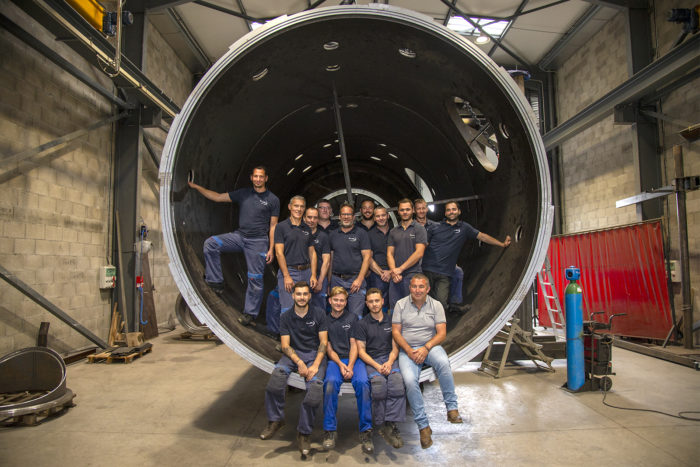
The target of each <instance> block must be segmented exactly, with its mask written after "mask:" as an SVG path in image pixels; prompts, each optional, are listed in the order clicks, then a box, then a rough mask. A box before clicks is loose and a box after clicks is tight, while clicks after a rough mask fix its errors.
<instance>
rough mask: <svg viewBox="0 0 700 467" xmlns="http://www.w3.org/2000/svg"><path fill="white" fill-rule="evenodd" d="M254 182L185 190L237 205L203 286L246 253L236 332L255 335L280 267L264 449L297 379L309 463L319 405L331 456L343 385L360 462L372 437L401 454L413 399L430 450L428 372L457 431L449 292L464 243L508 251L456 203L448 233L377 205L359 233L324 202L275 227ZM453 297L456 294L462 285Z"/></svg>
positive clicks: (262, 177) (260, 176)
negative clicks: (277, 352) (393, 221)
mask: <svg viewBox="0 0 700 467" xmlns="http://www.w3.org/2000/svg"><path fill="white" fill-rule="evenodd" d="M250 180H251V182H252V185H253V186H252V188H242V189H239V190H236V191H233V192H225V193H217V192H214V191H212V190H209V189H206V188H204V187H201V186H199V185H197V184H195V183H193V182H189V186H190V187H191V188H193V189H196V190H197V191H199V192H200V193H201V194H202V195H203V196H205V197H206V198H208V199H210V200H212V201H216V202H234V203H237V204H238V205H239V228H238V230H236V231H235V232H232V233H225V234H220V235H214V236H212V237H209V238H208V239H207V240H206V241H205V243H204V257H205V280H206V282H207V284H208V285H209V286H210V287H211V288H212V289H213V290H214V291H216V292H221V291H222V290H223V288H224V281H223V274H222V270H221V260H220V256H221V253H228V252H243V253H244V255H245V258H246V263H247V268H248V287H247V290H246V298H245V306H244V309H243V313H242V316H241V317H240V318H239V321H240V322H241V324H243V325H245V326H248V325H251V324H254V321H255V319H256V317H257V315H258V313H259V309H260V304H261V302H262V298H263V271H264V268H265V264H266V263H267V264H269V263H271V262H272V260H273V258H275V257H276V259H277V264H278V266H279V270H278V287H277V293H278V295H279V304H280V307H279V315H276V314H275V313H272V315H275V316H267V317H266V319H267V323H268V328H269V329H270V330H271V331H272V332H274V333H275V334H279V336H280V343H281V351H282V353H283V356H282V358H281V359H280V360H279V361H278V362H277V363H276V365H275V368H274V370H273V371H272V374H271V376H270V380H269V382H268V384H267V387H266V390H265V408H266V411H267V417H268V424H267V426H266V427H265V429H264V430H263V431H262V433H261V434H260V438H262V439H269V438H270V437H272V436H273V435H274V434H275V433H276V432H277V430H279V429H280V428H281V427H282V426H284V403H285V394H286V388H287V380H288V378H289V376H290V374H291V373H292V372H296V373H298V374H299V376H301V377H302V378H304V379H305V381H306V394H305V396H304V399H303V401H302V406H301V409H300V414H299V422H298V425H297V432H298V434H297V441H298V445H299V450H300V452H301V454H302V455H303V456H305V455H307V454H308V453H309V452H310V449H311V448H310V435H311V432H312V427H313V422H314V415H315V413H316V411H317V408H318V407H320V406H321V405H322V404H323V407H324V421H323V429H324V436H323V446H324V448H326V449H332V448H333V447H334V446H335V441H336V428H337V421H336V410H337V403H338V393H339V390H340V386H341V384H342V382H343V381H349V382H351V383H352V386H353V388H354V390H355V395H356V399H357V408H358V416H359V431H360V442H361V446H362V450H363V451H364V452H365V453H372V452H373V451H374V444H373V440H372V434H373V427H376V428H377V430H378V432H379V434H380V435H381V436H382V437H383V438H384V439H385V441H386V442H387V443H388V444H390V445H391V446H393V447H395V448H399V447H401V446H402V445H403V441H402V439H401V435H400V432H399V429H398V427H397V425H396V423H397V422H402V421H403V420H404V417H405V412H406V400H408V403H409V404H410V406H411V409H412V412H413V417H414V420H415V422H416V424H417V426H418V429H419V432H420V443H421V447H423V448H428V447H430V446H431V445H432V438H431V434H432V431H431V429H430V425H429V423H428V417H427V415H426V413H425V410H424V408H423V396H422V393H421V389H420V386H419V379H420V373H421V371H422V369H423V367H424V365H429V366H430V367H432V369H433V371H434V372H435V374H436V376H437V379H438V381H439V383H440V387H441V390H442V394H443V399H444V402H445V406H446V409H447V420H448V421H449V422H451V423H462V418H461V416H460V414H459V411H458V404H457V396H456V393H455V390H454V379H453V376H452V371H451V369H450V363H449V359H448V356H447V353H446V352H445V350H444V349H443V348H442V346H441V345H440V344H441V343H442V341H443V340H444V339H445V337H446V333H447V326H446V316H445V310H447V309H449V308H448V301H449V299H450V296H451V294H450V288H451V285H454V282H457V281H459V280H460V276H461V275H463V273H462V271H461V269H460V268H459V267H458V266H457V264H456V263H457V259H458V257H459V253H460V251H461V249H462V246H463V245H464V243H465V242H466V241H467V240H469V239H477V240H480V241H482V242H484V243H487V244H491V245H496V246H500V247H503V248H505V247H507V246H508V245H510V242H511V240H510V237H509V236H506V238H505V240H504V241H503V242H501V241H499V240H497V239H495V238H493V237H491V236H489V235H487V234H485V233H483V232H479V231H478V230H476V229H474V228H473V227H472V226H471V225H469V224H467V223H466V222H463V221H461V220H459V216H460V214H461V213H460V210H459V206H458V204H457V203H456V202H448V203H447V204H446V205H445V219H444V220H443V221H442V222H433V221H431V220H428V219H427V218H426V215H427V211H428V209H427V203H425V201H423V200H417V201H416V202H415V204H414V202H412V201H410V200H408V199H402V200H400V201H399V203H398V214H399V218H400V221H399V224H398V225H397V226H395V227H394V228H392V229H390V228H389V225H388V212H387V209H386V208H385V207H382V206H375V205H374V202H372V201H371V200H365V201H364V202H363V203H362V204H361V207H360V219H359V221H358V222H356V221H355V210H354V207H353V206H352V205H350V204H343V205H342V206H341V207H340V212H339V219H338V221H337V222H336V221H334V220H332V219H331V216H332V210H331V205H330V203H329V202H328V201H327V200H321V201H319V202H318V203H317V206H316V207H306V201H305V199H304V198H303V197H302V196H294V197H292V198H291V199H290V201H289V205H288V208H289V217H288V218H287V219H286V220H285V221H283V222H279V223H278V219H279V209H280V202H279V199H278V198H277V197H276V196H275V195H274V194H272V193H271V192H270V191H269V190H268V189H267V188H266V184H267V180H268V177H267V171H266V169H265V168H264V167H261V166H259V167H255V168H254V169H253V171H252V173H251V175H250ZM414 210H415V214H416V217H415V218H414ZM453 288H456V287H453ZM458 288H459V293H460V294H461V288H462V287H461V283H460V284H459V286H458ZM460 301H461V300H460ZM327 306H329V308H330V312H329V313H326V308H327ZM453 309H454V307H453Z"/></svg>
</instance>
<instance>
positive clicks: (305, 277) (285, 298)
mask: <svg viewBox="0 0 700 467" xmlns="http://www.w3.org/2000/svg"><path fill="white" fill-rule="evenodd" d="M287 271H289V276H290V277H291V278H292V280H293V281H294V283H295V284H296V283H297V282H299V281H306V283H307V284H308V283H309V279H311V268H309V269H304V270H303V271H300V270H298V269H296V268H294V267H289V268H287ZM277 293H279V295H280V314H284V313H285V312H287V311H289V310H291V309H292V307H293V306H294V299H293V298H292V293H291V292H287V289H285V288H284V274H282V270H281V269H280V270H279V271H277Z"/></svg>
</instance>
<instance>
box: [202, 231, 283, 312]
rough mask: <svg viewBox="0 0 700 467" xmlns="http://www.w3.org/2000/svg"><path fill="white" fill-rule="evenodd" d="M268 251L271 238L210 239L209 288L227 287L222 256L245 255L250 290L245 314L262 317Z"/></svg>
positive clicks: (233, 235) (207, 243) (238, 235)
mask: <svg viewBox="0 0 700 467" xmlns="http://www.w3.org/2000/svg"><path fill="white" fill-rule="evenodd" d="M268 247H269V239H268V238H267V237H255V238H246V237H244V236H243V235H241V233H240V232H239V231H235V232H230V233H224V234H220V235H213V236H211V237H209V238H207V239H206V240H205V241H204V263H205V276H204V277H205V280H206V281H207V283H209V284H223V283H224V275H223V273H222V271H221V253H240V252H243V254H244V255H245V262H246V265H247V266H248V288H247V289H246V294H245V307H244V308H243V313H246V314H249V315H251V316H258V313H259V312H260V304H261V303H262V299H263V273H264V272H265V256H267V249H268Z"/></svg>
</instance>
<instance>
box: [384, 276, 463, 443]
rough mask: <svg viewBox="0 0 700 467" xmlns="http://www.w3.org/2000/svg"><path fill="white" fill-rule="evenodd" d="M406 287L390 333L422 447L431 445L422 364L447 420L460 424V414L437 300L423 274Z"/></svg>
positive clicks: (445, 333)
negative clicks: (428, 368)
mask: <svg viewBox="0 0 700 467" xmlns="http://www.w3.org/2000/svg"><path fill="white" fill-rule="evenodd" d="M409 288H410V295H409V296H408V297H405V298H402V299H401V300H399V301H398V302H397V303H396V306H395V307H394V313H393V315H392V320H391V328H392V329H391V333H392V336H393V337H394V340H395V341H396V344H397V345H398V346H399V348H400V352H399V368H400V369H401V375H402V376H403V381H404V384H405V385H406V398H407V399H408V403H409V404H411V410H412V411H413V419H414V420H415V421H416V424H417V425H418V430H419V431H420V445H421V447H422V448H423V449H426V448H429V447H430V446H431V445H432V444H433V440H432V438H431V435H432V433H433V431H432V430H431V429H430V425H429V423H428V416H427V415H426V414H425V408H424V404H423V394H421V390H420V385H419V378H420V372H421V370H422V369H423V364H428V365H430V366H431V367H432V368H433V371H434V372H435V374H436V375H437V377H438V381H439V382H440V389H441V390H442V397H443V399H444V401H445V406H446V407H447V421H449V422H451V423H462V417H460V415H459V411H458V410H457V393H456V392H455V383H454V378H453V377H452V369H451V368H450V360H449V359H448V357H447V353H446V352H445V349H443V348H442V346H441V345H440V343H442V341H444V340H445V336H446V335H447V324H446V320H445V310H444V309H443V308H442V305H441V304H440V302H438V301H437V300H435V299H434V298H432V297H430V296H428V292H429V291H430V285H429V282H428V278H427V277H425V275H423V274H420V273H419V274H415V275H414V276H413V277H412V278H411V282H410V286H409Z"/></svg>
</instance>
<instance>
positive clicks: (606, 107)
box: [542, 34, 700, 149]
mask: <svg viewBox="0 0 700 467" xmlns="http://www.w3.org/2000/svg"><path fill="white" fill-rule="evenodd" d="M699 66H700V34H696V35H695V36H693V37H692V38H690V39H688V40H687V41H686V42H684V43H683V44H681V45H679V46H678V47H676V48H675V49H673V50H671V51H670V52H669V53H667V54H666V55H664V56H663V57H661V58H660V59H658V60H656V61H655V62H653V63H652V64H650V65H648V66H646V67H644V68H643V69H642V70H640V71H639V72H638V73H636V74H635V75H634V76H632V77H631V78H630V79H628V80H627V81H625V82H624V83H622V84H621V85H619V86H618V87H616V88H615V89H613V90H612V91H610V92H609V93H607V94H606V95H604V96H603V97H601V98H600V99H598V100H597V101H596V102H594V103H593V104H591V105H589V106H588V107H586V108H585V109H583V110H582V111H581V112H579V113H578V114H576V115H574V116H573V117H571V118H570V119H569V120H567V121H565V122H564V123H562V124H561V125H559V126H557V127H556V128H554V129H553V130H551V131H549V132H547V133H546V134H545V135H544V136H543V137H542V140H543V141H544V145H545V148H547V149H551V148H553V147H555V146H557V145H559V144H561V143H562V142H564V141H566V140H567V139H569V138H571V137H572V136H575V135H577V134H578V133H580V132H581V131H583V130H585V129H586V128H588V127H590V126H591V125H593V124H595V123H597V122H599V121H600V120H602V119H603V118H605V117H606V116H608V115H610V113H612V111H613V109H614V108H615V106H617V105H620V104H624V103H628V102H636V101H639V100H640V99H641V98H643V97H644V96H646V95H648V94H650V93H653V92H654V91H655V90H656V89H657V88H658V87H660V86H665V85H669V84H670V82H672V81H675V80H677V79H680V78H682V77H683V76H684V75H685V74H686V73H688V72H691V71H694V70H695V69H697V68H698V67H699Z"/></svg>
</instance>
